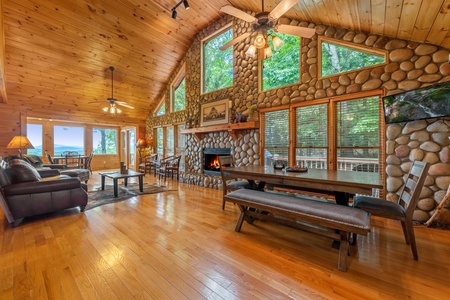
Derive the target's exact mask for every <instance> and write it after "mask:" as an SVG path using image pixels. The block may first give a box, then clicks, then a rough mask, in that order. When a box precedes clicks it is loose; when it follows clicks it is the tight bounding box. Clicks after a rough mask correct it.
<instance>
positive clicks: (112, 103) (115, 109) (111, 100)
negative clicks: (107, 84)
mask: <svg viewBox="0 0 450 300" xmlns="http://www.w3.org/2000/svg"><path fill="white" fill-rule="evenodd" d="M109 69H110V70H111V97H109V98H107V99H106V100H107V101H108V102H109V106H106V107H104V108H103V111H104V112H106V113H111V114H116V113H121V112H122V110H121V109H120V108H118V107H117V106H116V104H117V105H120V106H123V107H126V108H130V109H134V107H133V106H131V105H129V104H127V103H126V102H123V101H118V100H117V99H116V98H114V70H115V68H114V67H113V66H111V67H109Z"/></svg>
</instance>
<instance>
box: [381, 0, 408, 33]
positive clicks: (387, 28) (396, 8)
mask: <svg viewBox="0 0 450 300" xmlns="http://www.w3.org/2000/svg"><path fill="white" fill-rule="evenodd" d="M402 2H403V1H402V0H390V1H388V2H386V15H385V17H384V35H386V36H394V37H395V36H397V31H398V24H399V22H400V16H401V13H402Z"/></svg>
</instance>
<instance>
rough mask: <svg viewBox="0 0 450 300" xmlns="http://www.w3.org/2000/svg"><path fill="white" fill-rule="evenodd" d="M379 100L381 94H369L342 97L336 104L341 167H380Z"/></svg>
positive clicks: (372, 168)
mask: <svg viewBox="0 0 450 300" xmlns="http://www.w3.org/2000/svg"><path fill="white" fill-rule="evenodd" d="M378 102H379V99H378V97H369V98H362V99H355V100H348V101H341V102H339V103H338V104H337V118H338V126H337V148H338V150H337V162H338V165H339V166H338V167H339V169H343V170H348V169H353V168H359V169H360V171H374V172H375V171H376V172H377V171H378V159H379V154H380V149H379V129H378V126H379V125H378V124H379V113H378ZM362 112H363V113H362ZM355 161H356V164H355Z"/></svg>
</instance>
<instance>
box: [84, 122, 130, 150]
mask: <svg viewBox="0 0 450 300" xmlns="http://www.w3.org/2000/svg"><path fill="white" fill-rule="evenodd" d="M92 146H93V150H94V154H117V130H115V129H108V128H93V129H92ZM131 149H134V148H133V147H131Z"/></svg>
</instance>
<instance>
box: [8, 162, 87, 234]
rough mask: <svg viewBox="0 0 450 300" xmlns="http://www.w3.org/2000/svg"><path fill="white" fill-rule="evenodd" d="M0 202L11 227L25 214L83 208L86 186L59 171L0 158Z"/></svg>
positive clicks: (81, 209)
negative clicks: (41, 168) (39, 169)
mask: <svg viewBox="0 0 450 300" xmlns="http://www.w3.org/2000/svg"><path fill="white" fill-rule="evenodd" d="M0 189H1V193H0V204H1V205H2V208H3V211H4V213H5V216H6V218H7V220H8V222H9V223H10V224H12V226H14V227H15V226H18V225H20V223H21V222H22V221H23V219H24V218H26V217H31V216H35V215H40V214H45V213H50V212H55V211H59V210H63V209H67V208H73V207H79V208H80V211H84V209H85V207H86V204H87V201H88V196H87V193H86V185H85V184H83V183H81V182H80V180H78V178H73V177H69V176H67V175H60V174H59V170H51V169H47V170H45V169H44V170H41V171H40V172H39V171H38V170H36V169H35V168H34V167H33V166H31V165H30V164H29V163H27V162H25V161H23V160H20V159H13V160H11V161H10V162H9V165H8V164H7V163H6V162H5V161H0Z"/></svg>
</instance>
